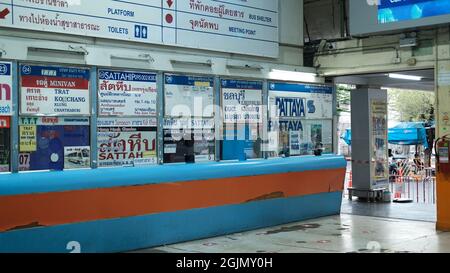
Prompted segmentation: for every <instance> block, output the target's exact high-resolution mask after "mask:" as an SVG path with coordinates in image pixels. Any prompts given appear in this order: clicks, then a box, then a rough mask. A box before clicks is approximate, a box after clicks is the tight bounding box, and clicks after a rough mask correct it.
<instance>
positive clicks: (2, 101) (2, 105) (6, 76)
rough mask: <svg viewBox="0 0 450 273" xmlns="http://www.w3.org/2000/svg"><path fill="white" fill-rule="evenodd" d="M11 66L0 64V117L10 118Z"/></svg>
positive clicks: (5, 63)
mask: <svg viewBox="0 0 450 273" xmlns="http://www.w3.org/2000/svg"><path fill="white" fill-rule="evenodd" d="M11 68H12V64H11V63H9V62H0V116H12V109H13V108H12V96H13V91H12V82H13V81H12V69H11Z"/></svg>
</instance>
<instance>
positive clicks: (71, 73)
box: [20, 65, 90, 116]
mask: <svg viewBox="0 0 450 273" xmlns="http://www.w3.org/2000/svg"><path fill="white" fill-rule="evenodd" d="M20 75H21V79H20V84H21V88H20V98H21V100H20V113H21V114H29V115H57V116H74V115H76V116H79V115H89V114H90V99H89V70H88V69H82V68H70V67H56V66H30V65H21V66H20Z"/></svg>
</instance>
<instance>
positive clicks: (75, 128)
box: [19, 117, 90, 171]
mask: <svg viewBox="0 0 450 273" xmlns="http://www.w3.org/2000/svg"><path fill="white" fill-rule="evenodd" d="M89 132H90V130H89V119H88V118H58V117H40V118H38V117H32V118H21V119H20V126H19V149H20V157H19V170H20V171H38V170H64V169H79V168H89V167H90V133H89Z"/></svg>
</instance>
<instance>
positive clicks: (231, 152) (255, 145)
mask: <svg viewBox="0 0 450 273" xmlns="http://www.w3.org/2000/svg"><path fill="white" fill-rule="evenodd" d="M223 130H224V131H223V135H224V138H223V140H222V145H221V147H222V149H221V157H222V160H234V159H239V160H245V159H257V158H262V156H263V155H262V150H261V149H262V132H261V130H262V124H258V123H237V124H231V125H230V124H228V125H225V126H224V129H223Z"/></svg>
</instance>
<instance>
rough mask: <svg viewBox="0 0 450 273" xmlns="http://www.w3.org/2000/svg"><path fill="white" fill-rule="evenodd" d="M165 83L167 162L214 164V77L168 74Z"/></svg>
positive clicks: (165, 156) (165, 149)
mask: <svg viewBox="0 0 450 273" xmlns="http://www.w3.org/2000/svg"><path fill="white" fill-rule="evenodd" d="M164 81H165V85H164V102H165V105H164V109H165V111H164V163H198V162H209V161H214V160H215V121H214V116H215V112H214V78H213V77H206V76H205V77H204V76H190V75H175V74H166V75H164Z"/></svg>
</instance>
